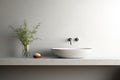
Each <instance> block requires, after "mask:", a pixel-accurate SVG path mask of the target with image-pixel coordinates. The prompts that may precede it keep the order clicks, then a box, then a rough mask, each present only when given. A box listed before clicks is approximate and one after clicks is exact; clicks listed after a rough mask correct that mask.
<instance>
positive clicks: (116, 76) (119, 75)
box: [111, 68, 120, 80]
mask: <svg viewBox="0 0 120 80" xmlns="http://www.w3.org/2000/svg"><path fill="white" fill-rule="evenodd" d="M111 80H120V68H119V69H116V70H115V72H113V74H112V77H111Z"/></svg>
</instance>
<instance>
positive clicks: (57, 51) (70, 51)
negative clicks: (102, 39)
mask: <svg viewBox="0 0 120 80" xmlns="http://www.w3.org/2000/svg"><path fill="white" fill-rule="evenodd" d="M91 52H92V48H52V53H53V54H54V55H56V56H58V57H64V58H83V57H84V56H85V55H86V54H87V53H91Z"/></svg>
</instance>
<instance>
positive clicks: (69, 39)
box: [67, 37, 79, 45]
mask: <svg viewBox="0 0 120 80" xmlns="http://www.w3.org/2000/svg"><path fill="white" fill-rule="evenodd" d="M72 40H73V39H72V38H68V39H67V41H69V42H70V45H72ZM74 41H76V42H78V41H79V38H78V37H76V38H74Z"/></svg>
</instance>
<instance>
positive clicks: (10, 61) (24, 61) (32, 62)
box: [0, 58, 120, 66]
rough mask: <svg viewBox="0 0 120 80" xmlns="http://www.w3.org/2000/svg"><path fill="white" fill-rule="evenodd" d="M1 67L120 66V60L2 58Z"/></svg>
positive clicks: (0, 60) (0, 59)
mask: <svg viewBox="0 0 120 80" xmlns="http://www.w3.org/2000/svg"><path fill="white" fill-rule="evenodd" d="M0 66H120V60H119V59H64V58H40V59H34V58H0Z"/></svg>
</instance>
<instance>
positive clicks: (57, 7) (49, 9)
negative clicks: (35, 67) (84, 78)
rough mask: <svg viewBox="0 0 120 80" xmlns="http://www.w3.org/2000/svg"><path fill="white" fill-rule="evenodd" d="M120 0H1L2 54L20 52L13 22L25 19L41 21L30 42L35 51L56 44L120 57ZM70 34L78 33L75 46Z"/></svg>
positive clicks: (44, 50) (32, 23)
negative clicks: (35, 36)
mask: <svg viewBox="0 0 120 80" xmlns="http://www.w3.org/2000/svg"><path fill="white" fill-rule="evenodd" d="M119 4H120V1H119V0H0V37H1V38H0V57H7V56H9V57H10V56H11V57H13V56H21V47H22V46H21V45H20V42H19V41H18V40H16V39H14V38H13V37H11V36H12V35H13V31H12V30H11V29H10V28H9V27H8V26H10V25H12V26H15V27H19V25H20V24H21V23H22V22H23V20H24V19H26V20H27V21H28V24H29V25H30V26H33V25H34V24H37V23H38V22H41V27H40V29H39V32H38V34H37V36H39V37H40V38H41V39H42V40H40V41H35V42H33V43H32V44H31V54H33V53H34V52H38V51H39V52H41V53H44V54H45V53H50V52H49V51H50V49H51V48H53V47H92V48H94V53H93V54H90V55H89V56H88V57H87V58H120V31H119V30H120V28H119V26H120V22H119V21H120V9H119V8H120V5H119ZM68 37H72V38H75V37H79V38H80V41H79V42H74V43H73V45H72V46H70V45H69V43H68V42H67V41H66V39H67V38H68Z"/></svg>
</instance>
